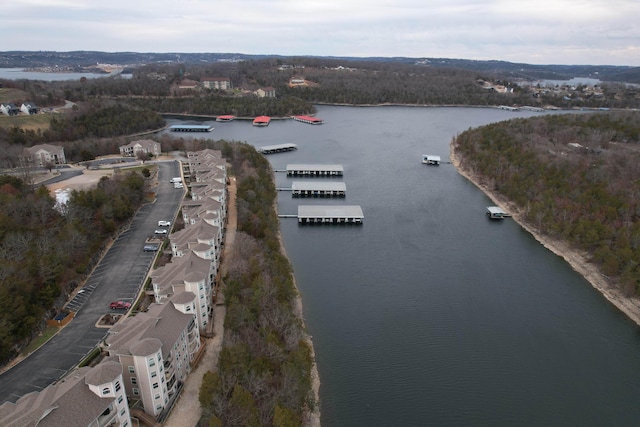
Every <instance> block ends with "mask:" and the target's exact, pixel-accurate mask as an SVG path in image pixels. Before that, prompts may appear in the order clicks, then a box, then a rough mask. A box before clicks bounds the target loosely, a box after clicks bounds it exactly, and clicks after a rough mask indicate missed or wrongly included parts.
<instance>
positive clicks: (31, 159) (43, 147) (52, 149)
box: [22, 144, 67, 167]
mask: <svg viewBox="0 0 640 427" xmlns="http://www.w3.org/2000/svg"><path fill="white" fill-rule="evenodd" d="M22 159H23V161H24V162H25V163H26V164H28V165H31V166H40V167H44V166H46V165H47V164H48V163H50V164H52V165H63V164H65V163H67V159H66V158H65V157H64V148H62V147H60V146H57V145H52V144H40V145H34V146H33V147H29V148H25V149H24V151H23V155H22Z"/></svg>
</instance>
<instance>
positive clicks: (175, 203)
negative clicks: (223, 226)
mask: <svg viewBox="0 0 640 427" xmlns="http://www.w3.org/2000/svg"><path fill="white" fill-rule="evenodd" d="M158 170H159V173H158V181H159V183H158V187H157V191H156V194H157V198H156V201H155V202H154V203H151V204H148V205H145V206H143V207H142V208H141V209H140V210H139V211H138V213H137V214H136V216H135V217H134V219H133V220H132V222H131V224H130V226H129V228H128V229H127V230H126V231H124V232H122V233H121V234H120V235H119V236H118V237H117V238H116V239H115V241H114V242H113V244H112V245H111V246H110V248H109V249H108V251H107V252H106V254H105V256H104V257H103V258H102V259H101V260H100V262H99V263H98V265H97V266H96V268H95V269H94V271H93V272H92V273H91V274H90V276H89V277H88V279H87V280H86V282H85V284H84V286H83V287H82V288H81V289H80V290H79V291H78V292H77V293H76V294H75V296H74V297H73V298H72V299H71V301H69V302H68V304H67V308H68V309H69V310H72V311H74V312H76V316H75V318H74V319H73V320H72V321H71V322H70V323H69V324H68V325H67V326H65V327H64V328H63V329H62V330H61V331H60V332H59V333H58V334H57V335H56V336H55V337H54V338H53V339H51V340H50V341H49V342H48V343H47V344H45V345H44V346H43V347H41V348H40V349H38V350H37V351H36V352H34V353H33V354H32V355H30V356H29V357H27V358H26V359H25V360H23V361H22V362H20V363H19V364H18V365H16V366H14V367H13V368H11V369H10V370H8V371H7V372H5V373H3V374H2V375H0V399H1V400H0V401H12V402H15V401H16V400H17V399H18V398H19V397H20V396H23V395H25V394H27V393H29V392H32V391H39V390H41V389H43V388H44V387H46V386H48V385H50V384H52V383H53V382H55V381H56V380H58V379H60V378H61V377H62V376H64V375H65V374H66V373H67V372H68V371H69V370H70V369H72V368H73V367H74V366H75V365H76V364H77V363H78V362H80V361H81V360H82V358H83V357H84V356H86V355H87V354H88V353H90V352H91V351H92V350H93V349H94V348H95V347H96V346H97V345H98V344H99V343H100V342H101V341H102V340H103V339H104V338H105V336H106V334H107V331H108V329H106V328H104V327H99V326H98V325H97V323H98V321H99V320H100V318H101V317H102V316H104V314H106V313H113V312H114V311H115V312H118V313H125V310H111V309H110V308H109V304H110V303H111V302H112V301H128V302H132V303H133V302H134V301H135V300H136V297H137V296H138V294H139V293H140V291H141V289H142V286H143V284H144V281H145V279H146V277H147V273H148V271H149V269H150V267H151V265H152V262H153V260H154V258H155V256H156V253H157V252H156V251H149V252H147V251H144V250H143V247H144V244H145V242H146V240H147V238H149V237H150V236H153V235H154V230H155V229H157V228H158V221H159V220H171V221H172V220H173V218H174V216H175V215H176V212H177V210H178V207H179V204H180V202H181V199H182V195H183V193H182V192H178V191H175V189H174V188H173V184H171V183H169V179H170V177H173V176H176V174H178V173H179V172H178V170H179V169H178V164H177V162H175V161H170V162H161V163H158Z"/></svg>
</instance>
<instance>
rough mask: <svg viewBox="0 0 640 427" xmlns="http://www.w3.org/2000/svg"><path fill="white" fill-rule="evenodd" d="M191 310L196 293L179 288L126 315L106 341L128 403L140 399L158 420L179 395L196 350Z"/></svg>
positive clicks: (198, 345) (196, 338) (194, 328)
mask: <svg viewBox="0 0 640 427" xmlns="http://www.w3.org/2000/svg"><path fill="white" fill-rule="evenodd" d="M195 311H196V297H195V295H194V294H193V293H191V292H181V293H178V294H175V295H173V296H172V298H170V299H168V300H166V301H165V303H164V304H151V306H150V307H149V310H148V311H146V312H142V313H138V314H136V315H135V316H132V317H127V318H126V319H124V321H122V322H120V323H118V324H117V325H115V326H114V327H113V328H111V330H109V335H108V336H107V339H106V341H105V342H106V344H107V351H108V354H109V356H110V357H113V358H116V359H117V360H118V361H119V362H120V363H121V364H122V371H123V374H122V375H123V381H124V386H125V389H126V394H127V396H128V397H129V399H130V401H131V402H132V403H134V402H135V401H139V402H141V404H142V406H143V408H144V411H145V412H146V413H147V414H149V415H152V416H154V417H156V419H157V418H159V417H161V416H162V415H163V414H166V412H167V411H168V409H169V408H170V406H171V403H172V402H173V400H174V399H175V398H177V396H178V391H179V389H180V388H181V387H182V384H183V383H184V381H185V379H186V377H187V374H188V373H189V372H190V371H191V362H193V360H194V358H195V356H196V354H197V353H198V351H199V350H200V345H201V343H200V333H199V330H198V327H197V324H196V316H195Z"/></svg>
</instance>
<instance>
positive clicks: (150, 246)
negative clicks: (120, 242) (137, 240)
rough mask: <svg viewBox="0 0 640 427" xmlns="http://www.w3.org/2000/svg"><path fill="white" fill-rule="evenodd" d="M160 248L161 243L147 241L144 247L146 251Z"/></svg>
mask: <svg viewBox="0 0 640 427" xmlns="http://www.w3.org/2000/svg"><path fill="white" fill-rule="evenodd" d="M158 249H160V245H158V244H155V243H147V244H146V245H144V247H143V248H142V250H143V251H145V252H155V251H157V250H158Z"/></svg>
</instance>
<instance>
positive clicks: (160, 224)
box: [158, 221, 171, 227]
mask: <svg viewBox="0 0 640 427" xmlns="http://www.w3.org/2000/svg"><path fill="white" fill-rule="evenodd" d="M170 226H171V221H158V227H170Z"/></svg>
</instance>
